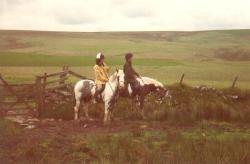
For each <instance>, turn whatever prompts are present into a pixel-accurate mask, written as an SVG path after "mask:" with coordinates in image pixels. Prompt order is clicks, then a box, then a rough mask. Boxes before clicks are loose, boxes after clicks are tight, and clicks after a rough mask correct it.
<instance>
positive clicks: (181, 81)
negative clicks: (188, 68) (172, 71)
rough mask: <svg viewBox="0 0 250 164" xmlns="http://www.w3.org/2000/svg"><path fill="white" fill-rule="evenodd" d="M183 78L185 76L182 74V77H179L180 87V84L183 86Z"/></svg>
mask: <svg viewBox="0 0 250 164" xmlns="http://www.w3.org/2000/svg"><path fill="white" fill-rule="evenodd" d="M184 76H185V74H184V73H183V74H182V76H181V80H180V85H182V84H183V79H184Z"/></svg>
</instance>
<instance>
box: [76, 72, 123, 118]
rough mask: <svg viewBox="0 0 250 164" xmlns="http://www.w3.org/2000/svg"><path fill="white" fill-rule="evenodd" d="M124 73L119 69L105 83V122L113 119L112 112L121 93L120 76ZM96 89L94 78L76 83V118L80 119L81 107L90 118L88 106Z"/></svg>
mask: <svg viewBox="0 0 250 164" xmlns="http://www.w3.org/2000/svg"><path fill="white" fill-rule="evenodd" d="M122 74H123V71H122V70H117V71H116V72H115V73H114V74H113V75H112V76H110V78H109V81H108V82H107V83H106V85H105V89H104V91H103V92H102V93H101V97H102V100H103V101H104V109H105V111H104V123H106V122H107V121H109V120H110V119H111V112H112V110H113V108H114V104H115V102H116V98H117V96H118V95H119V94H118V92H119V77H120V76H121V75H122ZM95 91H96V85H95V82H94V81H93V80H89V79H84V80H80V81H78V82H77V83H76V85H75V87H74V92H75V100H76V105H75V107H74V111H75V114H74V119H75V120H77V119H78V112H79V110H80V107H81V106H82V107H83V108H84V113H85V117H86V118H87V119H89V120H91V118H90V117H89V115H88V106H89V104H90V103H91V102H92V100H93V99H94V97H93V95H94V93H95Z"/></svg>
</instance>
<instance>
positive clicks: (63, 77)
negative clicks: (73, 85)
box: [59, 66, 69, 84]
mask: <svg viewBox="0 0 250 164" xmlns="http://www.w3.org/2000/svg"><path fill="white" fill-rule="evenodd" d="M62 70H63V73H61V74H60V75H59V78H60V81H59V84H65V80H66V78H65V77H66V76H67V74H68V70H69V67H68V66H63V68H62Z"/></svg>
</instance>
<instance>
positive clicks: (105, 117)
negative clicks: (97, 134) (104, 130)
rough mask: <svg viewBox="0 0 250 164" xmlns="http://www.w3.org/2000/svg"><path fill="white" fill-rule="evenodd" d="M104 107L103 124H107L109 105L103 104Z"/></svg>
mask: <svg viewBox="0 0 250 164" xmlns="http://www.w3.org/2000/svg"><path fill="white" fill-rule="evenodd" d="M104 106H105V107H104V108H105V109H104V120H103V121H104V124H107V122H108V117H109V116H108V115H109V104H108V102H105V105H104Z"/></svg>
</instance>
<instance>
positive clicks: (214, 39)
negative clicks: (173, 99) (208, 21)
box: [0, 30, 250, 89]
mask: <svg viewBox="0 0 250 164" xmlns="http://www.w3.org/2000/svg"><path fill="white" fill-rule="evenodd" d="M249 47H250V30H225V31H203V32H107V33H78V32H75V33H73V32H68V33H67V32H35V31H3V30H2V31H0V73H1V74H2V75H3V76H4V77H5V78H6V79H7V80H9V81H11V82H15V83H16V82H31V81H33V80H34V76H35V75H39V74H43V73H44V72H45V71H46V72H54V71H58V70H60V69H61V68H60V67H61V66H63V65H69V66H70V67H71V68H72V69H73V70H75V71H77V72H78V73H81V74H83V75H85V76H88V77H90V78H93V71H92V66H93V65H94V59H95V55H96V53H98V52H100V51H101V52H103V53H104V54H105V55H106V62H107V64H108V65H110V66H111V67H112V68H113V70H115V69H114V68H115V67H117V68H122V65H123V63H124V58H123V55H124V54H125V53H126V52H133V53H134V54H135V57H134V58H135V61H134V65H135V67H136V69H137V70H138V72H140V73H141V74H142V75H144V76H150V77H153V78H157V79H158V80H160V81H162V82H163V83H164V84H166V85H171V84H172V83H175V82H177V81H179V79H180V76H181V74H182V73H185V74H186V77H185V82H186V83H187V84H189V85H208V86H213V87H219V88H225V87H229V86H230V85H231V83H232V80H233V79H234V77H235V76H238V77H239V82H238V84H237V85H238V87H240V88H243V89H244V88H247V89H249V88H250V83H249V81H250V72H249V70H250V48H249Z"/></svg>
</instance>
